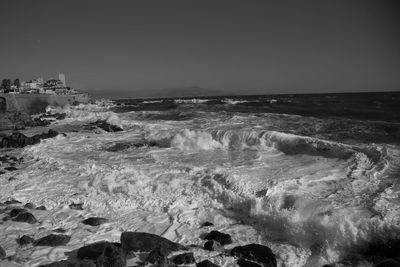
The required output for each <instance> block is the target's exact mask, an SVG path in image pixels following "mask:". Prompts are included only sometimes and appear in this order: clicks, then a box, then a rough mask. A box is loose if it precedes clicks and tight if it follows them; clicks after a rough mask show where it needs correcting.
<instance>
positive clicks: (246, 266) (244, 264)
mask: <svg viewBox="0 0 400 267" xmlns="http://www.w3.org/2000/svg"><path fill="white" fill-rule="evenodd" d="M236 263H237V264H238V265H239V266H240V267H262V266H264V265H260V264H258V263H255V262H252V261H248V260H245V259H238V260H237V262H236ZM266 266H269V265H266ZM271 266H272V265H271Z"/></svg>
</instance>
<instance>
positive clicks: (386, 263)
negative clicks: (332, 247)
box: [331, 259, 400, 267]
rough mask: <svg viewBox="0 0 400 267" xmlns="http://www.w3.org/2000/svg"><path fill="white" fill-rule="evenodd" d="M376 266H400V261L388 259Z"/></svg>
mask: <svg viewBox="0 0 400 267" xmlns="http://www.w3.org/2000/svg"><path fill="white" fill-rule="evenodd" d="M331 266H332V265H331ZM375 266H376V267H400V261H397V260H393V259H387V260H383V261H380V262H379V263H378V264H376V265H375Z"/></svg>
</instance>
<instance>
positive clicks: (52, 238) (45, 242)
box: [33, 234, 71, 247]
mask: <svg viewBox="0 0 400 267" xmlns="http://www.w3.org/2000/svg"><path fill="white" fill-rule="evenodd" d="M70 240H71V237H70V236H69V235H55V234H50V235H47V236H45V237H42V238H40V239H38V240H36V241H35V242H34V243H33V245H35V246H48V247H56V246H65V245H66V244H68V242H69V241H70Z"/></svg>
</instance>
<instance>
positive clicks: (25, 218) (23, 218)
mask: <svg viewBox="0 0 400 267" xmlns="http://www.w3.org/2000/svg"><path fill="white" fill-rule="evenodd" d="M12 220H13V221H14V222H26V223H29V224H35V223H37V220H36V218H35V216H33V215H32V213H29V212H22V213H19V214H18V215H17V216H16V217H14V218H12Z"/></svg>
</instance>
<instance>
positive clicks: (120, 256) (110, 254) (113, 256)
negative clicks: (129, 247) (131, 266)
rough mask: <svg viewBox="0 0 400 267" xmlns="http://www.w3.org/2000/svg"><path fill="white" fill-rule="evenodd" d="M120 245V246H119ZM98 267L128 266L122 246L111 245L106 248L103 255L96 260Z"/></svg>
mask: <svg viewBox="0 0 400 267" xmlns="http://www.w3.org/2000/svg"><path fill="white" fill-rule="evenodd" d="M119 245H120V244H119ZM96 262H97V266H109V267H124V266H126V259H125V255H124V253H123V252H122V248H121V246H119V247H117V246H115V245H114V244H109V245H108V246H106V247H105V248H104V250H103V251H102V254H101V255H100V256H99V257H98V258H97V260H96Z"/></svg>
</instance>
